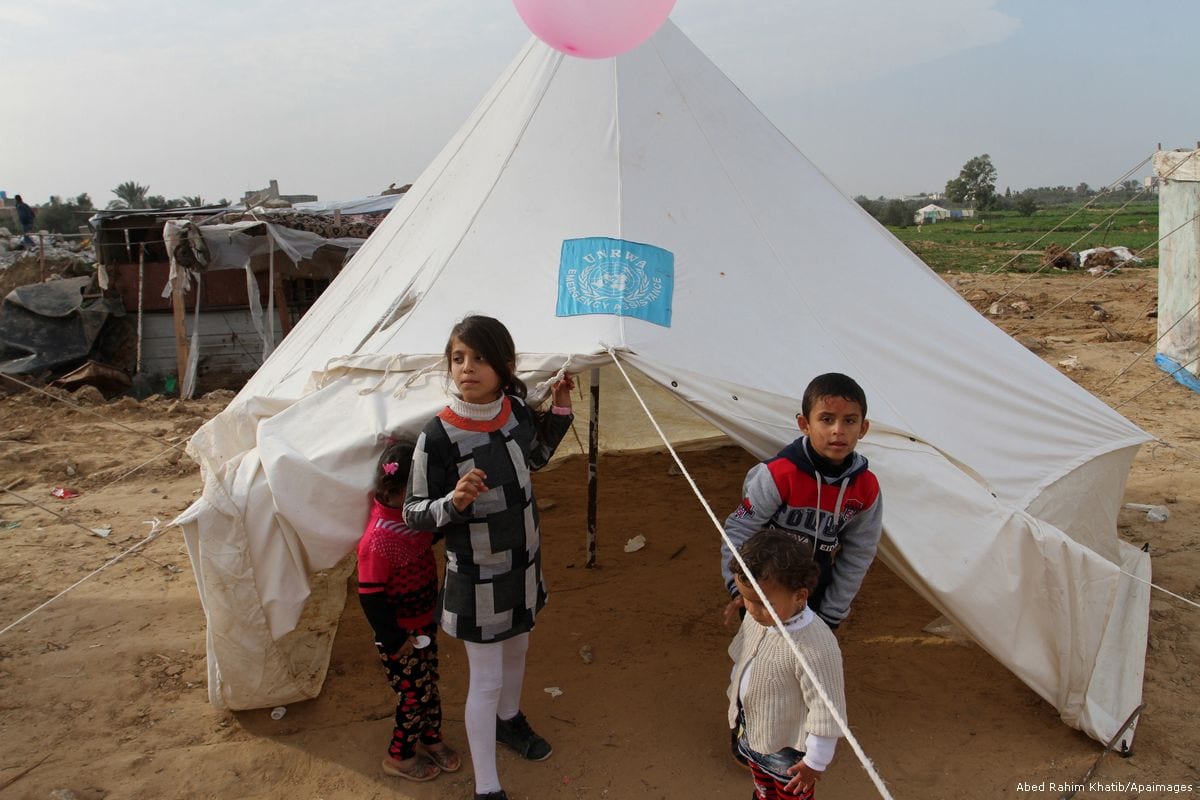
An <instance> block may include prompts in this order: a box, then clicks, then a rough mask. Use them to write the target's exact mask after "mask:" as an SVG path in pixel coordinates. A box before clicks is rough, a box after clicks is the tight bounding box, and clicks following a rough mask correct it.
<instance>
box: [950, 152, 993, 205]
mask: <svg viewBox="0 0 1200 800" xmlns="http://www.w3.org/2000/svg"><path fill="white" fill-rule="evenodd" d="M946 197H947V198H949V199H950V200H951V201H952V202H955V203H970V204H972V205H973V206H975V209H976V210H978V211H982V210H984V209H987V208H990V207H991V206H992V201H993V199H994V198H995V197H996V167H995V166H993V164H992V157H991V156H989V155H988V154H987V153H984V154H983V155H981V156H975V157H974V158H972V159H971V160H970V161H968V162H967V163H966V164H963V167H962V169H961V170H959V173H958V177H957V178H951V179H950V180H948V181H946Z"/></svg>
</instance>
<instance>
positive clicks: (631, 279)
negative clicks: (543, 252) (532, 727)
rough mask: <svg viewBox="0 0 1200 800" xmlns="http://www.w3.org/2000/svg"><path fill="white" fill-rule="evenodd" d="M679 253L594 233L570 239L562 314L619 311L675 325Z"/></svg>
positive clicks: (565, 247) (563, 268) (561, 278)
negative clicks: (676, 255) (674, 310)
mask: <svg viewBox="0 0 1200 800" xmlns="http://www.w3.org/2000/svg"><path fill="white" fill-rule="evenodd" d="M674 289H675V255H674V254H673V253H671V251H670V250H663V249H662V248H661V247H655V246H653V245H649V244H640V243H638V242H627V241H625V240H624V239H609V238H607V237H603V236H593V237H589V238H587V239H564V240H563V244H562V258H561V260H560V261H559V265H558V311H557V313H558V316H560V317H574V316H578V315H580V314H615V315H616V316H619V317H637V318H638V319H644V320H645V321H646V322H653V323H654V324H655V325H662V326H663V327H664V328H669V327H671V297H672V295H673V294H674Z"/></svg>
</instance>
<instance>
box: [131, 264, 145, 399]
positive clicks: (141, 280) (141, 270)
mask: <svg viewBox="0 0 1200 800" xmlns="http://www.w3.org/2000/svg"><path fill="white" fill-rule="evenodd" d="M145 284H146V245H145V243H143V244H142V245H141V246H140V249H139V251H138V309H137V314H138V316H137V359H136V364H135V366H134V370H133V374H135V375H141V374H142V312H143V310H144V309H145V302H144V301H143V299H142V295H143V291H144V289H145Z"/></svg>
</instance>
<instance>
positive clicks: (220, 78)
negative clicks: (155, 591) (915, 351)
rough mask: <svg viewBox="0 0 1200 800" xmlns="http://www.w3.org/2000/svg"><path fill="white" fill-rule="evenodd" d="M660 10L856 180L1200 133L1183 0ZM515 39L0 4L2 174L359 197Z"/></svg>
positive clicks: (303, 11) (326, 21)
mask: <svg viewBox="0 0 1200 800" xmlns="http://www.w3.org/2000/svg"><path fill="white" fill-rule="evenodd" d="M671 19H672V21H673V22H674V23H675V24H676V25H678V26H679V28H680V29H681V30H682V31H683V32H684V33H685V34H686V35H688V36H689V37H690V38H691V39H692V40H693V41H694V42H695V43H696V44H697V45H698V46H699V47H700V49H701V50H703V51H704V52H705V53H706V54H707V55H708V57H709V58H711V59H712V60H713V61H714V62H715V63H716V64H717V66H719V67H720V68H721V69H722V70H723V71H724V72H725V73H726V74H727V75H728V76H729V78H730V79H731V80H733V82H734V83H735V84H737V85H738V86H739V87H740V88H741V89H742V91H743V92H744V93H745V94H746V95H747V96H748V97H749V98H750V99H751V100H752V101H753V102H754V103H755V104H756V105H757V106H758V107H759V108H760V109H761V110H762V111H763V112H764V113H765V114H766V115H767V117H769V118H770V119H771V120H772V121H773V122H774V123H775V125H776V126H777V127H778V128H779V129H780V130H782V131H783V132H784V133H785V134H786V135H787V136H788V137H789V138H790V139H791V140H792V141H793V142H794V143H795V144H796V146H797V147H799V148H800V149H801V150H802V151H803V152H804V153H805V155H807V156H808V158H809V159H811V160H812V161H813V162H814V163H815V164H816V165H817V166H818V167H819V168H820V169H821V170H822V172H824V173H825V174H826V175H827V176H828V177H829V178H830V179H831V180H833V182H834V183H835V184H837V185H838V187H839V188H841V190H842V191H843V192H845V193H846V194H848V195H850V196H855V195H859V194H863V195H867V196H869V197H877V196H888V197H893V196H901V195H910V194H917V193H919V192H925V191H938V190H940V189H942V188H943V187H944V186H945V183H946V181H947V180H948V179H950V178H953V177H955V176H957V174H958V171H959V169H960V168H961V167H962V165H963V164H964V163H965V162H966V161H967V160H968V159H970V158H972V157H973V156H977V155H980V154H983V153H987V154H989V155H990V156H991V158H992V161H993V163H994V164H995V166H996V169H997V173H998V179H997V186H998V188H999V189H1000V191H1004V189H1005V188H1006V187H1011V188H1012V189H1013V190H1014V191H1016V190H1018V189H1021V188H1026V187H1031V186H1055V185H1060V184H1061V185H1067V186H1075V185H1077V184H1078V183H1080V182H1086V183H1088V184H1089V185H1091V186H1092V187H1100V186H1104V185H1106V184H1109V183H1111V182H1113V181H1116V180H1117V179H1119V178H1121V177H1122V176H1124V175H1125V173H1126V172H1127V171H1129V170H1130V169H1132V168H1134V167H1135V166H1137V165H1138V164H1139V163H1140V162H1142V160H1143V159H1145V158H1147V157H1148V156H1149V155H1150V154H1151V153H1152V152H1153V150H1154V149H1155V148H1156V147H1157V146H1158V145H1159V144H1160V143H1161V144H1162V146H1163V148H1164V149H1173V148H1177V147H1187V148H1190V147H1194V146H1196V142H1197V140H1200V103H1197V102H1196V100H1197V90H1196V88H1195V79H1196V76H1197V75H1200V42H1197V37H1196V31H1197V30H1200V24H1198V23H1200V3H1197V2H1194V0H1143V1H1142V2H1140V3H1131V2H1129V1H1128V0H923V1H922V0H909V1H908V2H899V0H857V2H854V3H846V2H844V1H843V0H742V1H741V2H731V0H677V2H676V5H675V8H674V11H673V13H672V15H671ZM530 35H531V34H530V33H529V31H528V29H527V28H526V27H525V25H524V23H523V22H522V21H521V18H520V17H519V16H518V14H517V12H516V10H515V8H514V6H513V4H512V2H511V0H391V1H390V2H369V1H368V0H341V1H340V2H338V3H330V2H327V1H326V2H315V1H314V0H236V1H235V0H206V1H205V2H203V3H183V2H178V0H167V1H166V2H163V0H154V2H151V1H150V0H37V2H30V0H0V52H2V53H3V58H4V63H5V65H6V69H5V70H4V77H3V79H2V81H0V85H2V86H3V91H2V92H0V190H4V191H7V192H8V195H9V196H10V197H11V196H12V195H13V194H17V193H20V194H22V195H23V196H24V198H25V200H26V201H29V202H32V203H34V204H41V203H44V202H46V201H47V199H48V198H49V196H50V195H52V194H53V195H59V196H62V197H74V196H75V195H78V194H79V193H81V192H87V193H88V194H89V195H90V196H91V198H92V200H93V202H94V203H95V204H96V205H97V206H99V207H103V206H104V205H106V204H107V203H108V202H109V201H111V200H113V199H114V197H115V196H114V195H113V194H112V192H111V189H112V188H114V187H116V186H117V185H118V184H120V183H122V182H124V181H130V180H132V181H136V182H137V183H140V184H143V185H147V186H149V187H150V193H151V194H158V195H164V196H166V197H169V198H170V197H180V196H183V195H199V196H201V197H202V198H204V200H205V201H207V202H212V201H215V200H218V199H220V198H228V199H230V200H235V199H239V198H240V197H241V195H242V193H243V192H245V191H247V190H250V189H258V188H262V187H265V186H266V185H267V184H268V183H269V181H270V180H271V179H272V178H274V179H277V180H278V181H279V184H280V189H281V191H282V192H283V193H285V194H316V195H318V196H319V197H320V198H321V199H322V200H345V199H352V198H356V197H363V196H366V195H371V194H377V193H379V192H380V191H381V190H383V189H384V188H386V187H387V186H388V185H389V184H391V183H395V184H397V185H402V184H405V183H410V182H412V181H414V180H416V178H417V177H418V176H419V175H420V173H421V171H422V170H423V169H424V168H425V166H426V165H427V164H428V163H429V162H430V161H431V160H432V159H433V157H434V156H435V155H436V154H437V153H438V151H439V150H441V148H442V147H443V145H444V144H445V143H446V142H447V141H448V140H449V139H450V137H451V136H452V135H453V134H454V132H455V131H456V130H457V129H458V127H459V126H460V125H461V124H462V123H463V121H464V120H465V119H466V118H467V116H468V114H469V113H470V112H471V110H472V109H473V108H474V106H475V105H476V104H477V103H478V101H479V100H480V99H481V98H482V97H483V95H484V93H485V92H486V91H487V89H488V88H489V87H490V86H491V84H492V83H493V82H494V81H495V80H496V78H497V77H498V76H499V75H500V73H501V72H502V70H503V69H504V68H505V67H506V66H507V64H508V63H509V62H510V61H511V60H512V59H513V58H514V57H515V56H516V55H517V53H518V51H519V50H520V49H521V48H522V47H523V46H524V44H525V42H526V41H527V40H528V38H529V37H530ZM1148 174H1150V169H1149V167H1141V168H1140V169H1139V170H1138V171H1137V172H1135V173H1133V175H1132V176H1131V177H1135V178H1138V179H1140V178H1141V177H1142V176H1144V175H1148Z"/></svg>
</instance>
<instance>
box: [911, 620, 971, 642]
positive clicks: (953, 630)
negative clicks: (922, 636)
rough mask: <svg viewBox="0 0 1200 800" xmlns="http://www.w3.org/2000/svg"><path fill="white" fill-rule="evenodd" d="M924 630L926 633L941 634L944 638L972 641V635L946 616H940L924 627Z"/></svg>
mask: <svg viewBox="0 0 1200 800" xmlns="http://www.w3.org/2000/svg"><path fill="white" fill-rule="evenodd" d="M922 630H923V631H924V632H925V633H931V634H933V635H934V636H940V637H941V638H943V639H952V640H954V641H959V642H970V641H971V637H970V636H968V635H967V634H966V632H965V631H963V629H962V628H960V627H958V626H957V625H955V624H954V623H953V622H951V621H950V620H949V619H947V618H946V617H945V616H941V617H938V618H937V619H935V620H934V621H933V622H931V623H929V624H928V625H926V626H925V627H924V628H922Z"/></svg>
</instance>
